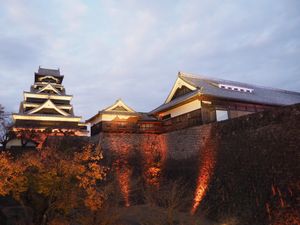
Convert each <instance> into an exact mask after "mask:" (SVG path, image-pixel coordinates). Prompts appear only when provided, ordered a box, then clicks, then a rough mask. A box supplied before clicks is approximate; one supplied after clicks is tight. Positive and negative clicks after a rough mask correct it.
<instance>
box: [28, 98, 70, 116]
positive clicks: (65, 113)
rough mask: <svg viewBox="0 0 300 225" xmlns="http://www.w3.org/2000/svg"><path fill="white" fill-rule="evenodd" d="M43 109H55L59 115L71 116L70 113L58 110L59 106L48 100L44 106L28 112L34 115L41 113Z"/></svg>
mask: <svg viewBox="0 0 300 225" xmlns="http://www.w3.org/2000/svg"><path fill="white" fill-rule="evenodd" d="M42 109H54V110H55V111H56V112H58V113H59V114H61V115H63V116H70V114H69V113H67V112H65V111H64V110H62V109H59V108H57V106H56V105H55V104H54V103H53V102H52V101H51V100H50V99H48V100H47V101H46V102H45V103H44V104H42V105H40V106H38V107H36V108H34V109H32V110H30V111H28V112H27V113H28V114H34V113H37V112H39V111H41V110H42Z"/></svg>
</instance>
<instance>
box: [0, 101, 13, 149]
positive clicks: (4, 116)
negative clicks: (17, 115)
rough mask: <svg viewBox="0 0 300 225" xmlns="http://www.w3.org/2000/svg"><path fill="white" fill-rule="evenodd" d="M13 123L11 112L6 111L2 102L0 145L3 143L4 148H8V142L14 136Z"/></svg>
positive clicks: (0, 111) (0, 108) (0, 109)
mask: <svg viewBox="0 0 300 225" xmlns="http://www.w3.org/2000/svg"><path fill="white" fill-rule="evenodd" d="M11 125H12V121H11V120H10V117H9V113H7V112H5V108H4V106H2V105H1V104H0V145H2V149H6V144H7V143H8V141H9V140H10V139H11V138H13V136H14V134H13V132H11V130H10V128H11Z"/></svg>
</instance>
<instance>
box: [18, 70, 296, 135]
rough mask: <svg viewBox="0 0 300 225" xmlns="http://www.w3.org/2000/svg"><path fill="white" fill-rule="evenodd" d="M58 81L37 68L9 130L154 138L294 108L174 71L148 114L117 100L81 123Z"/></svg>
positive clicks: (255, 89) (266, 95) (286, 100)
mask: <svg viewBox="0 0 300 225" xmlns="http://www.w3.org/2000/svg"><path fill="white" fill-rule="evenodd" d="M63 78H64V76H63V75H61V74H60V71H59V70H58V69H45V68H39V70H38V72H37V73H35V77H34V84H33V85H32V86H31V89H30V91H29V92H26V91H25V92H24V94H23V95H24V101H22V102H21V104H20V110H19V113H15V114H13V120H14V127H13V130H14V131H22V130H23V131H24V130H25V131H26V130H34V131H42V132H43V131H46V130H47V131H48V133H49V134H50V135H68V136H70V135H71V136H87V135H88V131H87V124H89V125H90V126H91V136H95V135H98V134H100V133H115V132H117V133H120V132H124V133H152V134H160V133H166V132H170V131H173V130H179V129H183V128H187V127H191V126H197V125H202V124H206V123H212V122H216V121H222V120H226V119H231V118H235V117H240V116H244V115H247V114H251V113H255V112H260V111H264V110H268V109H272V108H275V107H279V106H284V105H292V104H296V103H300V93H298V92H292V91H286V90H281V89H274V88H268V87H261V86H257V85H251V84H246V83H241V82H236V81H229V80H221V79H215V78H208V77H204V76H195V75H193V74H187V73H183V72H179V73H178V77H177V79H176V81H175V83H174V85H173V87H172V89H171V91H170V93H169V95H168V96H167V98H166V100H165V102H164V103H163V104H162V105H160V106H159V107H157V108H156V109H154V110H152V111H151V112H148V113H145V112H137V111H135V110H134V109H133V108H131V107H129V106H128V105H126V104H125V103H124V102H123V101H122V100H121V99H119V100H117V101H116V102H115V103H114V104H113V105H111V106H109V107H107V108H105V109H103V110H100V111H99V112H98V113H97V114H95V115H94V116H92V117H91V118H90V119H88V120H87V121H86V122H85V123H83V122H81V117H79V116H75V115H74V111H73V106H72V105H71V104H70V102H71V99H72V97H73V96H72V95H68V94H67V93H66V91H65V88H64V86H63V85H62V81H63ZM49 131H50V132H49Z"/></svg>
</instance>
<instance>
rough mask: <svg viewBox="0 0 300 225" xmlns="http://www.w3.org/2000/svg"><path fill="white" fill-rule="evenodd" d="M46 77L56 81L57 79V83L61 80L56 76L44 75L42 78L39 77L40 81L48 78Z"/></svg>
mask: <svg viewBox="0 0 300 225" xmlns="http://www.w3.org/2000/svg"><path fill="white" fill-rule="evenodd" d="M46 79H51V80H54V81H56V83H58V82H59V79H57V78H55V77H54V76H44V77H40V78H39V81H43V80H46Z"/></svg>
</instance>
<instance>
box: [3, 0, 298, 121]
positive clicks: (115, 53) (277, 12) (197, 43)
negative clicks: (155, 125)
mask: <svg viewBox="0 0 300 225" xmlns="http://www.w3.org/2000/svg"><path fill="white" fill-rule="evenodd" d="M299 6H300V5H299V3H298V1H296V0H287V1H280V2H274V1H271V0H266V1H244V0H240V1H233V0H232V1H230V0H229V1H223V2H222V3H220V1H211V0H209V1H208V0H203V1H197V0H195V1H180V0H179V1H171V0H170V1H163V2H161V1H156V2H149V1H137V0H124V1H114V0H107V1H91V0H90V1H83V0H66V1H60V0H53V1H47V2H44V1H38V0H33V1H30V2H29V1H26V2H25V1H21V0H18V1H17V0H12V1H4V4H3V7H2V8H1V9H0V26H1V27H2V28H3V29H0V34H1V38H0V78H1V81H2V83H3V85H5V86H6V87H9V88H10V87H11V86H13V89H10V90H8V91H6V92H5V93H4V92H3V91H2V90H0V102H1V103H3V104H4V105H5V106H6V107H7V108H8V109H9V110H10V111H13V110H17V108H18V104H19V101H20V100H21V98H22V91H23V90H28V89H29V86H30V84H31V83H32V82H33V73H34V71H36V70H37V68H38V66H39V65H43V66H53V67H60V68H61V71H62V72H63V73H64V75H65V80H64V84H65V86H66V89H67V92H68V93H70V94H73V95H74V100H73V104H74V107H75V112H76V113H77V114H78V115H83V116H84V117H85V118H86V117H88V116H92V115H93V114H94V113H96V112H97V111H98V110H100V109H102V108H105V107H106V106H108V105H110V104H112V103H113V102H114V101H115V100H116V99H117V98H120V97H121V98H123V99H124V100H125V102H127V103H128V104H129V105H130V106H132V107H133V108H135V109H136V110H138V111H150V110H151V109H153V108H155V107H157V106H158V105H159V104H161V103H162V102H163V101H164V99H165V97H166V95H167V94H168V92H169V90H170V88H171V86H172V84H173V82H174V80H175V79H176V75H177V72H178V71H179V70H181V71H187V72H191V73H195V74H206V75H208V76H216V77H220V78H225V79H233V80H240V81H245V82H250V83H257V84H261V85H267V86H274V87H279V88H286V89H291V90H296V91H300V89H299V87H300V78H299V71H300V65H299V63H298V59H299V58H300V31H299V30H300V13H299V12H298V10H296V9H297V8H298V9H299ZM20 78H21V80H20Z"/></svg>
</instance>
